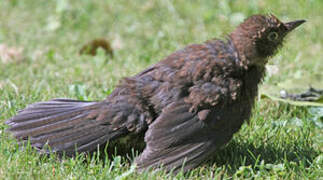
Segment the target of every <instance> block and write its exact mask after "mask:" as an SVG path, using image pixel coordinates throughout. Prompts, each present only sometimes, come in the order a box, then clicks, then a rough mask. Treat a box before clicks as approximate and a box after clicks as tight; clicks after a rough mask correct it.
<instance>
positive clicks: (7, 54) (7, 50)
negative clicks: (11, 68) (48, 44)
mask: <svg viewBox="0 0 323 180" xmlns="http://www.w3.org/2000/svg"><path fill="white" fill-rule="evenodd" d="M22 52H23V48H22V47H9V46H7V45H6V44H0V61H2V62H3V63H10V62H19V61H21V60H22V59H23V55H22Z"/></svg>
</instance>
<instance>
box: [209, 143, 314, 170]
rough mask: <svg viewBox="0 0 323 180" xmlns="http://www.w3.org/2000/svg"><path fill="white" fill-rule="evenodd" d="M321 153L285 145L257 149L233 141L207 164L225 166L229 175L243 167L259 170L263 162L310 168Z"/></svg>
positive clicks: (307, 148) (263, 145)
mask: <svg viewBox="0 0 323 180" xmlns="http://www.w3.org/2000/svg"><path fill="white" fill-rule="evenodd" d="M318 155H319V153H318V152H317V151H315V150H314V149H313V148H312V147H311V146H302V147H301V148H300V147H298V146H296V145H292V144H285V145H284V146H280V147H278V146H275V145H274V144H262V145H260V146H258V147H256V146H255V145H254V144H252V143H250V142H236V141H231V142H230V143H229V144H228V145H227V146H225V147H224V148H222V149H220V150H219V151H217V152H216V154H215V155H214V157H213V158H212V159H211V160H209V161H208V162H207V164H208V165H210V166H211V165H214V164H215V165H216V166H217V167H221V166H224V167H225V168H226V169H227V170H228V173H230V174H234V173H235V172H236V171H237V170H238V169H239V167H241V166H249V165H250V166H251V167H253V168H256V169H257V166H258V165H260V163H261V161H264V163H265V164H285V163H286V162H294V163H296V164H299V163H302V164H303V165H304V166H305V167H309V166H310V165H311V164H312V162H313V161H314V159H315V157H317V156H318Z"/></svg>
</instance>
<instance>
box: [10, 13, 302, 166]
mask: <svg viewBox="0 0 323 180" xmlns="http://www.w3.org/2000/svg"><path fill="white" fill-rule="evenodd" d="M301 23H303V21H294V22H290V23H285V24H284V23H282V22H280V21H279V20H278V19H277V18H276V17H274V16H262V15H255V16H251V17H250V18H248V19H247V20H246V21H245V22H244V23H242V24H241V25H240V26H239V27H237V29H236V30H235V31H233V32H232V33H231V34H230V35H229V36H228V38H227V39H226V40H224V41H222V40H217V39H214V40H209V41H207V42H205V43H202V44H193V45H189V46H187V47H185V48H184V49H181V50H178V51H176V52H175V53H173V54H171V55H170V56H168V57H166V58H165V59H163V60H161V61H160V62H158V63H157V64H155V65H153V66H151V67H149V68H148V69H146V70H144V71H143V72H141V73H139V74H137V75H135V76H133V77H129V78H124V79H123V80H122V81H121V82H120V84H119V86H118V87H117V88H116V89H115V90H114V91H113V92H112V94H111V95H109V96H108V97H107V98H106V99H105V100H104V101H101V102H84V101H76V100H67V99H54V100H51V101H48V102H40V103H35V104H32V105H29V106H28V107H27V108H26V109H24V110H22V111H20V112H19V113H18V115H16V116H14V117H13V118H11V119H9V120H8V121H7V124H9V126H11V127H10V129H9V131H10V132H12V134H13V135H14V136H15V137H16V138H17V139H18V140H19V141H22V142H24V141H26V140H28V139H29V140H30V142H31V145H32V146H33V147H35V148H36V149H38V150H39V151H40V152H43V153H50V152H58V153H62V152H65V153H66V154H67V155H73V154H74V152H75V150H76V149H75V148H76V147H77V151H78V152H86V151H91V150H94V149H96V148H97V145H102V144H104V143H106V141H112V140H115V141H118V139H120V138H121V137H128V138H127V140H128V141H132V138H133V137H137V138H136V142H137V141H139V142H138V143H145V144H146V147H145V149H144V151H143V152H142V153H141V154H140V155H139V157H137V158H136V160H135V163H136V164H137V166H138V168H139V169H145V168H147V167H153V168H157V167H159V166H160V165H163V167H164V168H165V169H166V170H171V169H173V170H175V172H176V171H178V170H179V169H180V168H181V167H182V165H183V163H184V162H185V165H184V168H183V169H184V171H188V170H190V169H192V168H194V167H196V166H198V165H199V164H201V163H202V162H203V161H205V160H207V158H208V157H209V156H210V155H211V154H213V153H214V152H215V151H216V150H217V149H218V148H220V147H221V146H222V145H224V144H225V143H227V142H228V141H229V140H230V139H231V138H232V135H233V134H234V133H235V132H237V131H238V130H239V129H240V127H241V125H242V124H243V122H244V121H246V120H248V119H249V118H250V115H251V110H252V107H253V105H254V101H255V97H256V95H257V91H258V85H259V83H260V82H261V80H262V78H263V76H264V74H265V64H266V62H267V60H268V57H270V56H271V55H273V54H274V53H275V50H276V49H277V48H278V47H280V46H281V44H282V40H283V38H284V36H285V35H286V34H287V33H288V32H289V31H291V30H292V29H294V28H295V27H297V26H298V25H300V24H301ZM273 32H274V34H273ZM129 137H130V138H129ZM129 143H130V142H129ZM47 145H48V146H49V147H50V148H47V147H46V146H47Z"/></svg>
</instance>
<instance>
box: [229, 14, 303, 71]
mask: <svg viewBox="0 0 323 180" xmlns="http://www.w3.org/2000/svg"><path fill="white" fill-rule="evenodd" d="M304 22H305V20H297V21H291V22H287V23H283V22H281V21H280V20H279V19H278V18H276V17H275V16H274V15H268V16H264V15H253V16H251V17H249V18H247V19H246V20H245V21H244V22H243V23H241V24H240V25H239V26H238V27H237V28H236V30H235V31H233V32H232V33H231V35H230V37H231V39H232V41H233V43H234V45H235V47H236V48H237V50H238V53H239V57H240V59H241V60H242V61H245V62H244V63H247V64H248V66H250V65H251V66H252V65H260V66H264V65H265V64H266V62H267V59H268V57H270V56H273V55H274V54H275V52H276V51H277V49H279V48H280V47H281V46H282V44H283V40H284V38H285V36H286V35H287V34H288V33H289V32H291V31H292V30H294V29H295V28H296V27H298V26H299V25H301V24H303V23H304Z"/></svg>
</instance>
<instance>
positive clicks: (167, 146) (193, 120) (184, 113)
mask: <svg viewBox="0 0 323 180" xmlns="http://www.w3.org/2000/svg"><path fill="white" fill-rule="evenodd" d="M190 107H191V106H190V105H188V104H186V103H184V102H175V103H172V104H170V105H168V106H167V107H166V108H165V109H164V110H163V112H162V113H161V115H160V116H159V117H158V118H157V119H156V120H155V121H154V122H153V123H152V124H151V125H150V126H149V128H148V131H147V132H146V135H145V141H146V148H145V150H144V151H143V153H142V154H141V155H140V156H139V157H138V158H137V159H136V165H137V166H138V168H139V169H145V168H148V167H151V168H158V167H160V166H162V167H163V168H164V169H166V170H173V171H178V170H180V169H181V167H182V165H183V164H185V166H184V167H183V168H184V169H183V170H184V171H187V170H189V169H192V168H194V167H196V166H198V165H199V164H201V163H202V162H203V161H204V160H205V159H207V157H208V156H209V155H210V154H211V153H213V152H214V150H215V149H216V148H217V147H216V146H215V144H214V143H213V141H214V136H213V135H212V129H211V128H210V127H208V126H207V123H206V122H205V121H203V120H201V118H200V117H199V115H198V113H191V112H189V109H190Z"/></svg>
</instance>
